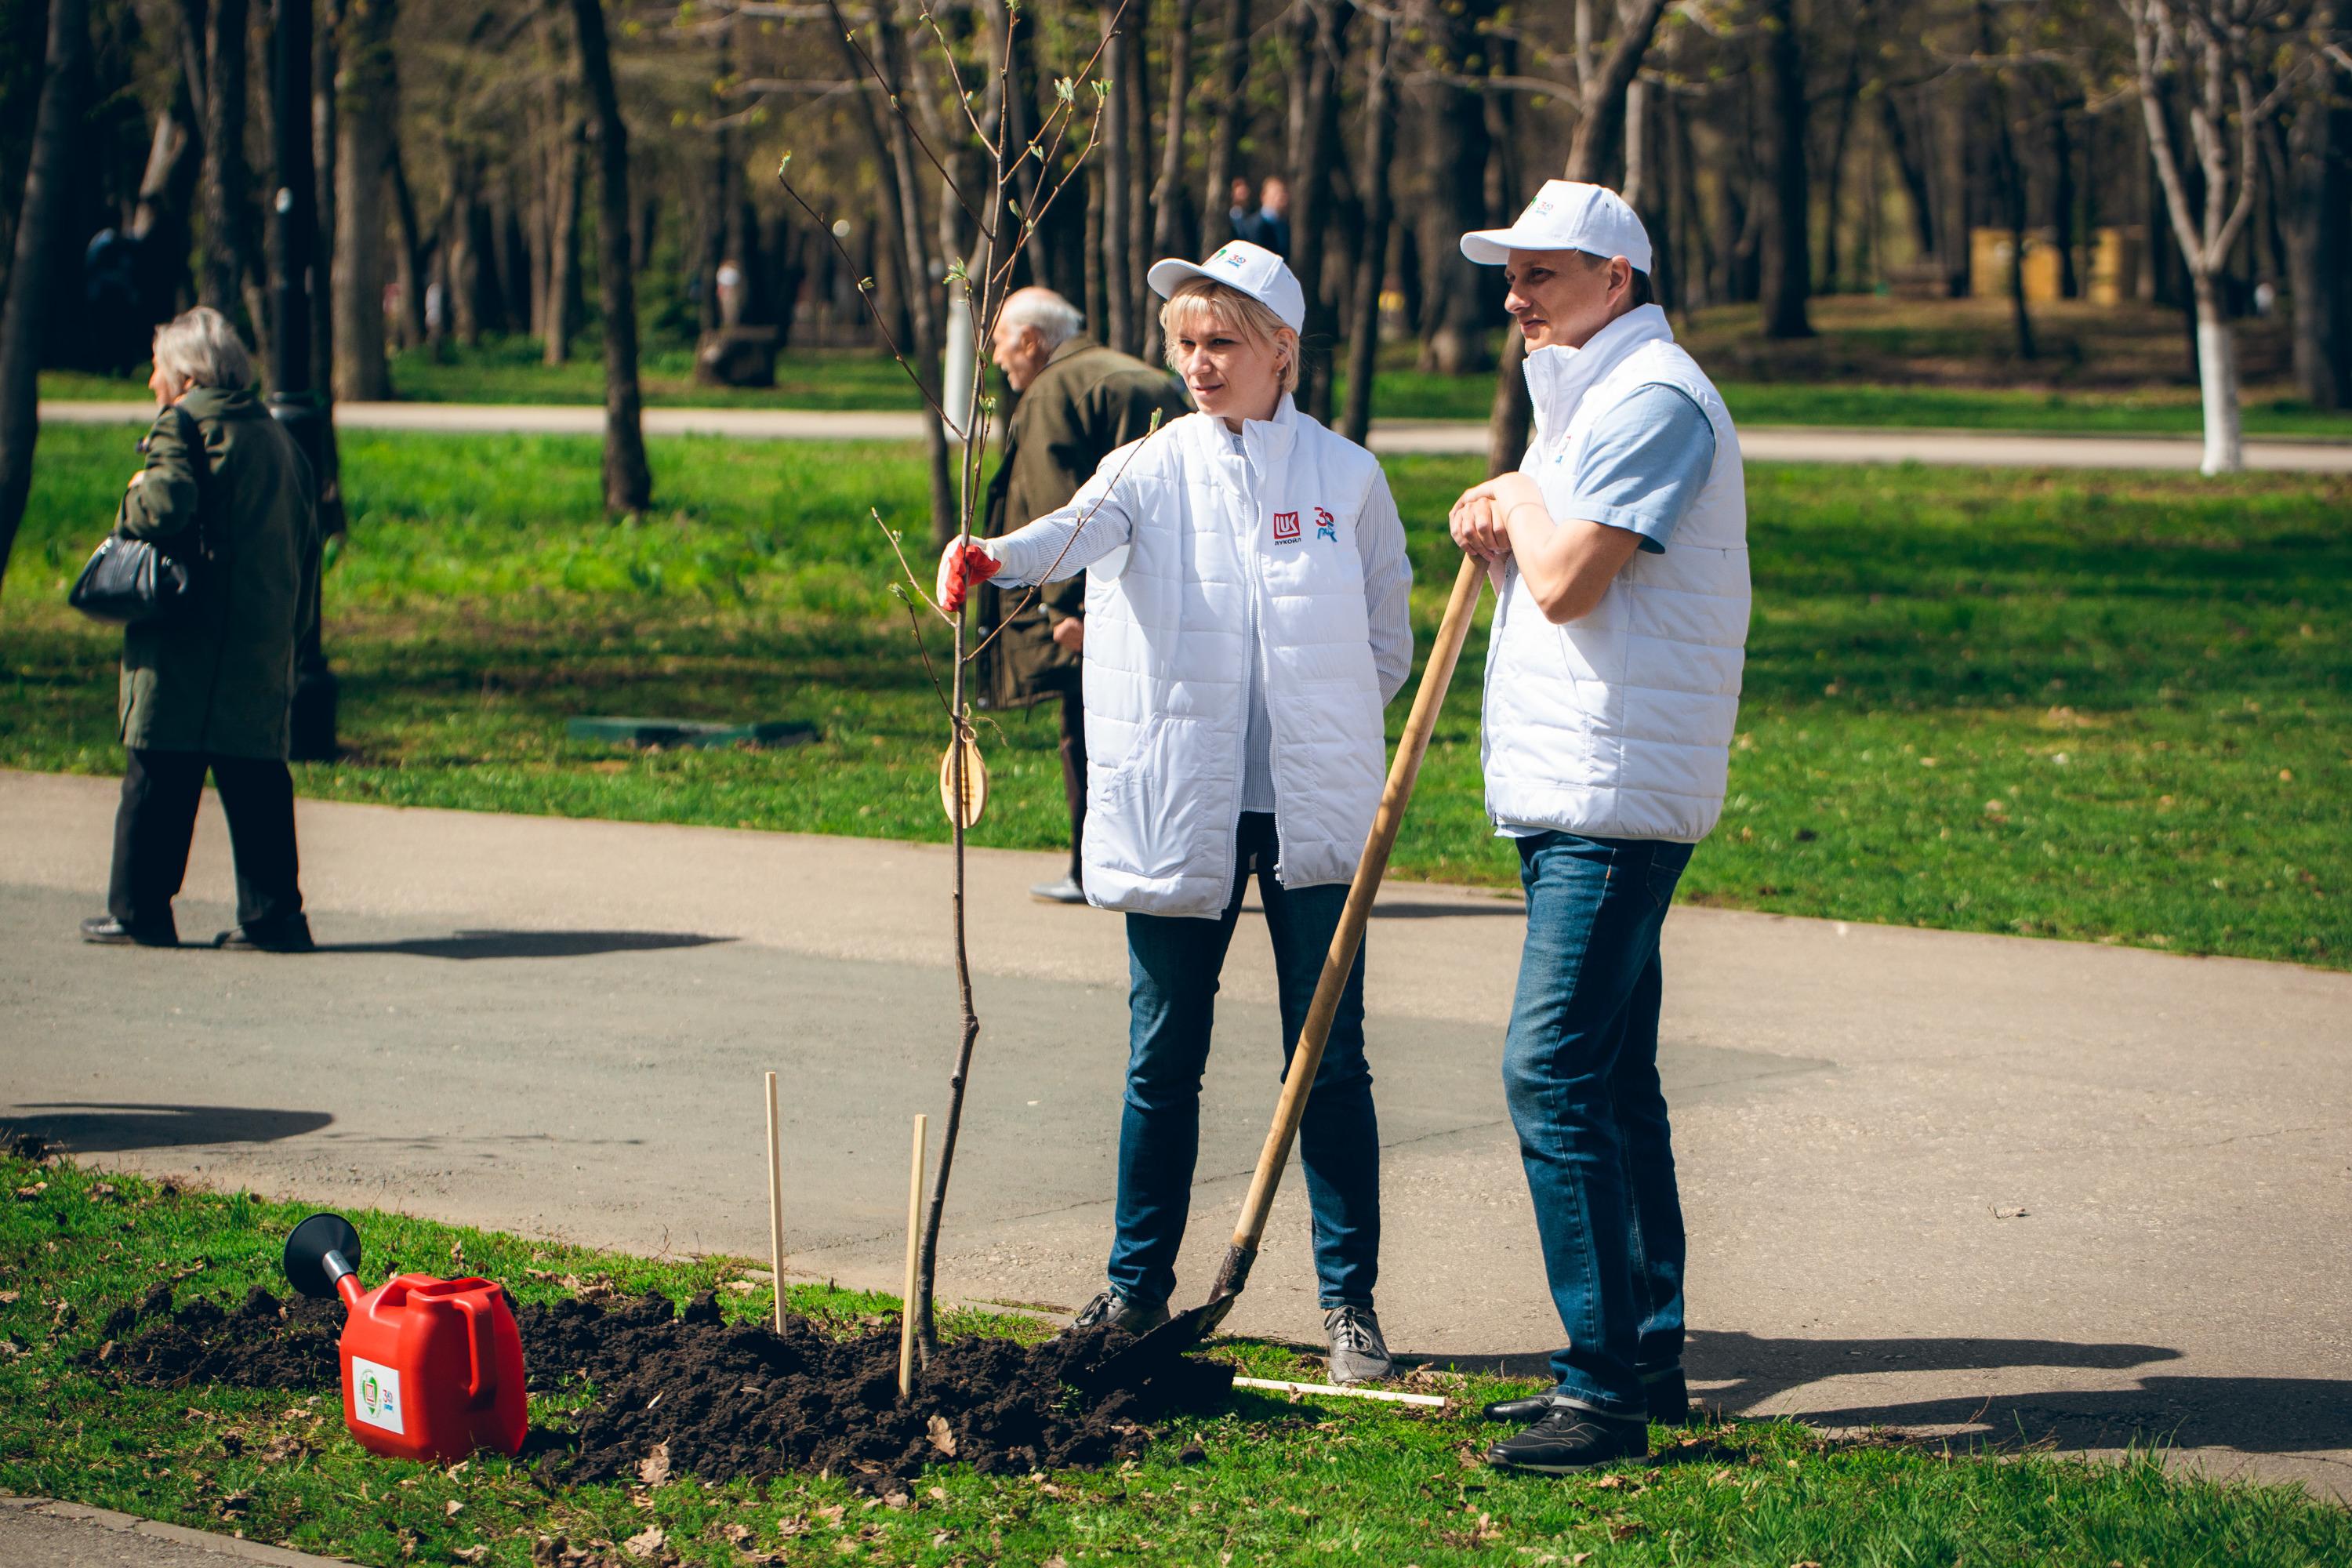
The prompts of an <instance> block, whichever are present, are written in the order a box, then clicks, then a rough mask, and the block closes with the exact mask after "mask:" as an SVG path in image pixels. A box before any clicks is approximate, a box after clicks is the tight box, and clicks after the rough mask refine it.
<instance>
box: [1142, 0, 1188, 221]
mask: <svg viewBox="0 0 2352 1568" xmlns="http://www.w3.org/2000/svg"><path fill="white" fill-rule="evenodd" d="M1197 4H1198V0H1176V26H1175V28H1174V29H1173V31H1171V33H1170V35H1169V37H1168V110H1167V113H1166V115H1165V116H1164V118H1163V120H1162V122H1161V132H1160V179H1159V181H1158V183H1157V184H1154V185H1153V186H1152V188H1151V220H1152V221H1151V249H1152V253H1153V254H1154V255H1157V256H1181V255H1186V254H1188V253H1190V251H1191V250H1192V246H1191V245H1190V244H1188V243H1187V241H1188V240H1189V239H1190V238H1191V236H1190V234H1189V233H1188V230H1189V229H1190V228H1191V227H1192V226H1191V225H1190V224H1189V223H1187V222H1186V221H1185V219H1186V217H1187V214H1186V213H1185V210H1184V206H1185V195H1184V109H1185V100H1187V99H1188V98H1190V97H1191V96H1192V19H1193V16H1194V15H1195V12H1196V9H1197Z"/></svg>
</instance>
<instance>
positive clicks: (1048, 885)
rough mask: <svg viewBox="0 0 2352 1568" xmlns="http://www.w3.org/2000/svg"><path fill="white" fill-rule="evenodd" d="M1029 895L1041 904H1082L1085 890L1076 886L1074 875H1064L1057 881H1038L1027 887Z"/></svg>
mask: <svg viewBox="0 0 2352 1568" xmlns="http://www.w3.org/2000/svg"><path fill="white" fill-rule="evenodd" d="M1029 896H1030V897H1031V898H1033V899H1034V900H1037V901H1038V902H1039V903H1041V904H1083V903H1085V902H1086V901H1087V890H1086V889H1084V888H1082V887H1080V886H1078V879H1076V877H1065V878H1063V879H1061V880H1060V881H1058V882H1039V883H1037V884H1036V885H1035V886H1034V887H1033V888H1031V889H1029Z"/></svg>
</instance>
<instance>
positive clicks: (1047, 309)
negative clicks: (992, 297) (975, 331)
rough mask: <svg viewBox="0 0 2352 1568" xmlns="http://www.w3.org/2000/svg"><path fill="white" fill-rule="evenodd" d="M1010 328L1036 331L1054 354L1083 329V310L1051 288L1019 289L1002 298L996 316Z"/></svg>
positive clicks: (1084, 322) (1085, 319) (1046, 348)
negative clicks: (1002, 302)
mask: <svg viewBox="0 0 2352 1568" xmlns="http://www.w3.org/2000/svg"><path fill="white" fill-rule="evenodd" d="M997 319H998V320H999V321H1003V323H1004V324H1005V325H1006V326H1009V327H1016V328H1017V327H1025V328H1027V329H1028V330H1029V331H1033V332H1035V333H1036V334H1037V341H1038V342H1040V343H1043V344H1044V345H1045V352H1046V353H1053V352H1054V351H1055V349H1057V348H1060V347H1061V346H1062V345H1063V344H1064V343H1066V342H1069V341H1070V340H1071V339H1072V338H1075V337H1076V336H1077V335H1078V334H1079V333H1080V332H1082V331H1085V330H1086V326H1087V315H1086V312H1085V311H1084V310H1079V309H1078V308H1077V307H1076V305H1073V304H1071V303H1070V302H1069V301H1068V300H1065V299H1063V298H1062V297H1061V296H1060V295H1059V294H1056V293H1055V292H1054V290H1052V289H1039V288H1029V289H1015V290H1014V291H1013V297H1012V298H1011V299H1009V300H1005V301H1004V310H1003V313H1002V314H1001V315H1000V316H999V317H998V318H997Z"/></svg>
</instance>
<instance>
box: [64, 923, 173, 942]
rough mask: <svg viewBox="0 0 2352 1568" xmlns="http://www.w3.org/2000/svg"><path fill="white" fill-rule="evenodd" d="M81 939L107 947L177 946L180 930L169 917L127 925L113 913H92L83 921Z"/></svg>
mask: <svg viewBox="0 0 2352 1568" xmlns="http://www.w3.org/2000/svg"><path fill="white" fill-rule="evenodd" d="M81 939H82V941H84V942H98V943H100V945H101V946H106V947H177V946H179V945H180V931H179V928H178V927H177V926H175V925H173V923H172V921H171V920H170V919H169V918H168V917H167V918H165V919H163V920H160V921H148V922H146V923H145V924H142V925H135V926H127V925H124V924H123V923H122V922H121V921H119V920H116V919H115V918H114V917H113V916H112V915H92V916H91V917H90V918H89V919H88V920H86V921H82V922H81Z"/></svg>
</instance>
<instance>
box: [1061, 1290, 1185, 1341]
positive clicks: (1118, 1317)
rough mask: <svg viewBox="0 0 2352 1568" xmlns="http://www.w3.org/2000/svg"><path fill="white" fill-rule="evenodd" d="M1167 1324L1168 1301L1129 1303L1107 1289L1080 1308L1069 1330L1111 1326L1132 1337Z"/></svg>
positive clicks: (1073, 1331) (1113, 1291) (1071, 1321)
mask: <svg viewBox="0 0 2352 1568" xmlns="http://www.w3.org/2000/svg"><path fill="white" fill-rule="evenodd" d="M1166 1321H1168V1303H1167V1302H1165V1301H1130V1300H1128V1299H1127V1298H1126V1297H1124V1296H1122V1295H1120V1294H1119V1293H1118V1291H1116V1290H1105V1291H1104V1292H1102V1294H1100V1295H1098V1296H1097V1297H1096V1298H1095V1299H1094V1300H1091V1301H1089V1302H1087V1304H1086V1305H1085V1306H1083V1307H1081V1308H1079V1309H1078V1315H1077V1316H1076V1317H1075V1318H1073V1319H1071V1320H1070V1327H1069V1329H1068V1332H1071V1333H1076V1332H1077V1331H1080V1330H1082V1329H1098V1328H1105V1327H1108V1328H1114V1329H1120V1330H1123V1331H1126V1332H1128V1333H1130V1334H1148V1333H1150V1331H1152V1330H1154V1329H1156V1328H1158V1327H1159V1326H1160V1324H1162V1323H1164V1322H1166Z"/></svg>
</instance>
